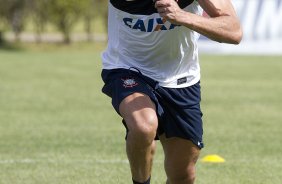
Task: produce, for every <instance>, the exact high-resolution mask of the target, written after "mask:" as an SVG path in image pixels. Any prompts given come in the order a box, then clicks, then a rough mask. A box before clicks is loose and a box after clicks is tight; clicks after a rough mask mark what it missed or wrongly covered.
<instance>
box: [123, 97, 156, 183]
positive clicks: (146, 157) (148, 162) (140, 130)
mask: <svg viewBox="0 0 282 184" xmlns="http://www.w3.org/2000/svg"><path fill="white" fill-rule="evenodd" d="M119 112H120V114H121V116H122V117H123V119H124V120H125V122H126V125H127V128H128V130H129V131H128V134H127V140H126V151H127V156H128V159H129V163H130V167H131V173H132V179H133V180H134V181H136V182H139V183H144V182H145V181H147V180H148V179H149V178H150V176H151V168H152V162H153V155H154V152H155V141H154V139H155V136H156V131H157V127H158V118H157V115H156V108H155V104H154V103H153V102H152V100H151V99H150V97H148V96H147V95H144V94H141V93H134V94H132V95H130V96H128V97H126V98H125V99H124V100H123V101H122V102H121V104H120V106H119Z"/></svg>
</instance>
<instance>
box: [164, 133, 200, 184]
mask: <svg viewBox="0 0 282 184" xmlns="http://www.w3.org/2000/svg"><path fill="white" fill-rule="evenodd" d="M160 140H161V143H162V145H163V149H164V153H165V171H166V174H167V178H168V179H167V184H193V183H194V180H195V177H196V167H195V166H196V162H197V160H198V157H199V154H200V149H199V148H198V147H197V146H196V145H194V144H193V143H192V142H191V141H189V140H185V139H181V138H177V137H173V138H166V137H165V136H164V135H162V136H160Z"/></svg>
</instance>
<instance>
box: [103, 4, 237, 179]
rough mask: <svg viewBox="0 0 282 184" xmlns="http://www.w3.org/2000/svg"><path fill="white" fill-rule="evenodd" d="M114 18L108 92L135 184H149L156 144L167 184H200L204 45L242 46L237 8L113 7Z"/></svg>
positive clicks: (106, 60)
mask: <svg viewBox="0 0 282 184" xmlns="http://www.w3.org/2000/svg"><path fill="white" fill-rule="evenodd" d="M202 10H204V11H205V12H206V13H207V14H208V15H209V17H203V16H202V13H203V11H202ZM108 16H109V17H108V25H109V26H108V29H109V30H108V36H109V41H108V47H107V49H106V51H105V52H104V53H103V55H102V60H103V71H102V78H103V80H104V82H105V85H104V87H103V89H102V91H103V92H104V93H105V94H107V95H108V96H110V97H111V98H112V105H113V107H114V109H115V110H116V112H117V113H118V114H119V115H120V116H121V117H122V118H123V124H124V126H125V127H126V130H127V134H126V152H127V156H128V159H129V163H130V168H131V174H132V180H133V183H134V184H149V183H150V178H151V169H152V162H153V156H154V153H155V140H157V139H159V140H160V141H161V144H162V146H163V150H164V154H165V161H164V165H165V171H166V174H167V184H192V183H194V180H195V165H196V162H197V159H198V157H199V154H200V150H201V149H202V148H203V139H202V136H203V128H202V112H201V109H200V100H201V92H200V66H199V57H198V46H197V40H198V38H199V36H200V34H202V35H204V36H206V37H208V38H210V39H212V40H215V41H217V42H224V43H231V44H239V43H240V41H241V39H242V31H241V27H240V23H239V20H238V18H237V16H236V13H235V10H234V8H233V6H232V3H231V0H177V1H175V0H109V13H108Z"/></svg>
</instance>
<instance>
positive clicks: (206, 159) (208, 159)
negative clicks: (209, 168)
mask: <svg viewBox="0 0 282 184" xmlns="http://www.w3.org/2000/svg"><path fill="white" fill-rule="evenodd" d="M201 161H202V162H209V163H223V162H225V160H224V158H222V157H221V156H219V155H207V156H205V157H204V158H202V160H201Z"/></svg>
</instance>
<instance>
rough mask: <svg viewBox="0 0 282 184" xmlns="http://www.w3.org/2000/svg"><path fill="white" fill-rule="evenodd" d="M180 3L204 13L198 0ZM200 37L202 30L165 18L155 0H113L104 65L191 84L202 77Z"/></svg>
mask: <svg viewBox="0 0 282 184" xmlns="http://www.w3.org/2000/svg"><path fill="white" fill-rule="evenodd" d="M178 4H179V6H180V7H181V8H182V9H184V10H185V11H188V12H191V13H194V14H198V15H201V14H202V9H201V8H200V6H199V5H198V3H197V1H193V0H179V1H178ZM198 38H199V34H198V33H196V32H194V31H192V30H190V29H188V28H186V27H184V26H178V25H174V24H171V23H170V22H169V21H165V20H163V19H162V18H161V17H160V15H159V14H158V13H157V10H156V9H155V8H154V3H153V0H109V18H108V39H109V40H108V47H107V49H106V50H105V52H104V53H103V54H102V60H103V69H116V68H125V69H128V68H130V67H135V68H138V69H139V70H140V71H141V72H142V74H143V75H146V76H148V77H150V78H152V79H154V80H156V81H158V82H159V84H160V86H163V87H169V88H181V87H187V86H191V85H193V84H195V83H197V82H198V81H199V80H200V67H199V61H198V47H197V40H198Z"/></svg>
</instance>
